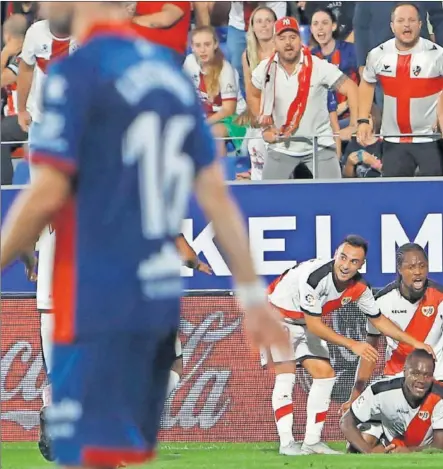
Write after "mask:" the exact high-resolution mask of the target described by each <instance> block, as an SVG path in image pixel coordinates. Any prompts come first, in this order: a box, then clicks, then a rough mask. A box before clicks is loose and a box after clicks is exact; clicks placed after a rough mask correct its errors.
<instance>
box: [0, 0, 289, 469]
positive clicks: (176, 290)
mask: <svg viewBox="0 0 443 469" xmlns="http://www.w3.org/2000/svg"><path fill="white" fill-rule="evenodd" d="M123 3H124V2H85V3H80V2H77V5H76V15H75V16H76V17H75V23H74V25H75V28H76V29H75V37H76V38H78V39H79V40H80V42H81V43H82V47H81V48H80V49H79V50H78V51H76V52H75V53H74V54H72V55H71V56H70V57H68V58H66V59H62V60H61V61H59V62H58V63H56V64H54V65H53V66H52V68H50V71H49V76H48V79H47V82H46V85H45V89H44V93H43V101H44V117H43V121H42V123H41V126H40V127H39V130H38V133H37V135H36V136H35V137H36V139H35V142H34V147H35V149H34V154H33V162H34V163H36V164H37V163H38V164H39V165H40V169H39V171H38V173H37V175H36V178H35V180H34V181H33V182H32V183H31V185H30V187H29V188H28V189H27V190H25V191H23V192H22V193H21V194H20V195H19V196H18V198H17V200H16V202H15V203H14V205H13V207H12V208H11V210H10V212H9V214H8V217H7V221H6V222H5V224H4V227H3V232H2V238H1V242H2V245H1V265H2V269H3V268H5V267H6V266H7V265H9V264H10V263H11V262H12V261H13V260H14V259H15V258H17V257H18V256H19V255H20V254H21V253H22V252H23V250H24V249H25V248H26V246H29V244H30V243H31V242H32V241H33V240H34V239H35V238H36V237H37V235H38V234H39V233H40V232H41V231H42V229H43V228H44V227H45V226H46V225H47V224H48V223H54V225H55V227H56V230H57V245H56V254H55V271H54V281H53V290H54V295H53V296H54V313H55V333H54V342H55V344H54V356H53V362H54V363H53V375H52V381H53V405H52V406H51V407H50V408H48V411H47V424H48V430H49V433H50V434H51V437H52V438H53V441H54V454H55V456H56V459H57V461H58V463H59V464H61V465H62V466H63V467H66V468H88V469H91V468H106V469H111V468H115V467H116V466H118V465H119V464H120V463H122V462H125V463H128V464H131V463H142V462H144V461H146V460H148V459H150V458H152V456H153V455H154V451H155V446H156V436H157V431H158V426H159V420H160V415H161V412H162V408H163V404H164V400H165V395H166V385H167V381H168V374H169V369H170V367H171V364H172V361H173V360H174V340H175V337H176V332H177V327H178V322H179V306H180V304H179V303H180V301H179V300H180V295H181V281H180V258H179V255H178V252H177V248H176V246H175V243H174V240H175V238H176V237H177V235H178V234H179V231H180V226H181V222H182V219H183V217H184V215H185V213H186V209H187V204H188V197H189V193H190V190H191V188H192V184H193V182H194V187H195V190H196V194H197V197H198V199H199V201H200V204H201V206H202V209H203V210H204V212H205V214H206V215H207V217H208V218H209V219H210V220H211V221H212V223H213V227H214V230H215V232H216V235H217V240H218V242H219V244H220V246H221V248H222V249H223V251H224V253H225V255H226V260H227V262H228V263H229V265H230V268H231V270H232V272H233V275H234V278H235V281H236V285H237V294H238V297H239V300H240V302H241V303H242V305H243V306H244V309H245V323H246V330H247V332H248V333H249V335H250V338H251V340H252V342H253V343H255V344H256V345H263V346H269V345H270V344H272V343H275V344H277V345H281V346H282V347H284V344H285V338H286V336H285V333H284V331H283V329H282V328H281V326H280V322H279V318H278V317H276V316H275V315H274V313H273V312H272V311H271V310H270V309H269V307H268V303H267V296H266V291H265V288H264V287H263V284H262V282H261V281H260V280H259V279H258V278H257V276H256V274H255V272H254V268H253V263H252V260H251V257H250V255H249V248H248V241H247V236H246V232H245V229H244V225H243V223H242V220H241V216H240V214H239V211H238V209H237V207H236V205H235V204H234V202H233V201H232V199H231V198H230V196H229V195H228V192H227V190H226V188H225V185H224V182H223V176H222V175H223V171H222V169H221V167H220V165H219V163H217V162H216V161H215V157H214V153H215V149H214V148H215V147H214V142H213V139H212V137H211V135H210V131H209V129H208V127H207V126H206V124H205V122H204V117H203V114H202V110H201V109H200V107H199V101H198V99H197V98H196V95H195V93H194V90H193V87H192V84H191V83H190V82H189V81H188V79H187V78H186V77H185V76H184V75H183V73H182V71H181V70H180V68H179V67H178V66H177V65H175V61H174V59H173V57H172V56H171V55H170V53H169V52H168V51H167V50H166V49H163V48H161V47H160V46H155V45H151V44H149V43H147V42H145V41H144V40H141V39H137V37H135V35H134V32H133V29H132V28H131V26H130V25H129V24H127V23H126V22H125V21H124V20H123V19H122V18H123V17H124V15H125V13H124V5H123Z"/></svg>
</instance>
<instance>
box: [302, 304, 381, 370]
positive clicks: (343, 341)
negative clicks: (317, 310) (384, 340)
mask: <svg viewBox="0 0 443 469" xmlns="http://www.w3.org/2000/svg"><path fill="white" fill-rule="evenodd" d="M305 321H306V326H307V328H308V329H309V331H310V332H311V333H312V334H314V335H316V336H317V337H320V339H323V340H326V342H328V343H330V344H335V345H339V346H342V347H346V348H347V349H348V350H350V351H351V352H353V353H355V354H356V355H358V356H359V357H362V358H364V359H365V360H369V361H371V362H374V363H375V362H376V361H377V357H378V354H377V350H375V349H374V348H373V347H372V346H371V345H369V344H368V343H366V342H359V341H357V340H353V339H349V338H347V337H344V336H342V335H340V334H337V332H335V331H334V330H333V329H332V328H330V327H329V326H327V325H326V324H325V323H324V322H323V321H322V319H321V316H314V315H311V314H306V313H305Z"/></svg>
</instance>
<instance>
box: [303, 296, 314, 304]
mask: <svg viewBox="0 0 443 469" xmlns="http://www.w3.org/2000/svg"><path fill="white" fill-rule="evenodd" d="M305 300H306V304H308V305H309V306H314V305H315V298H314V296H313V295H306V298H305Z"/></svg>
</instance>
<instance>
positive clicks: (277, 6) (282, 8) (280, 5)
mask: <svg viewBox="0 0 443 469" xmlns="http://www.w3.org/2000/svg"><path fill="white" fill-rule="evenodd" d="M266 6H267V7H268V8H271V9H272V10H274V13H275V14H276V15H277V19H278V20H279V19H280V18H283V16H286V13H287V3H286V2H266Z"/></svg>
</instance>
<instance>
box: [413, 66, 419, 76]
mask: <svg viewBox="0 0 443 469" xmlns="http://www.w3.org/2000/svg"><path fill="white" fill-rule="evenodd" d="M420 72H421V67H420V66H419V65H416V66H415V67H414V68H413V69H412V73H413V74H414V77H418V76H419V75H420Z"/></svg>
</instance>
